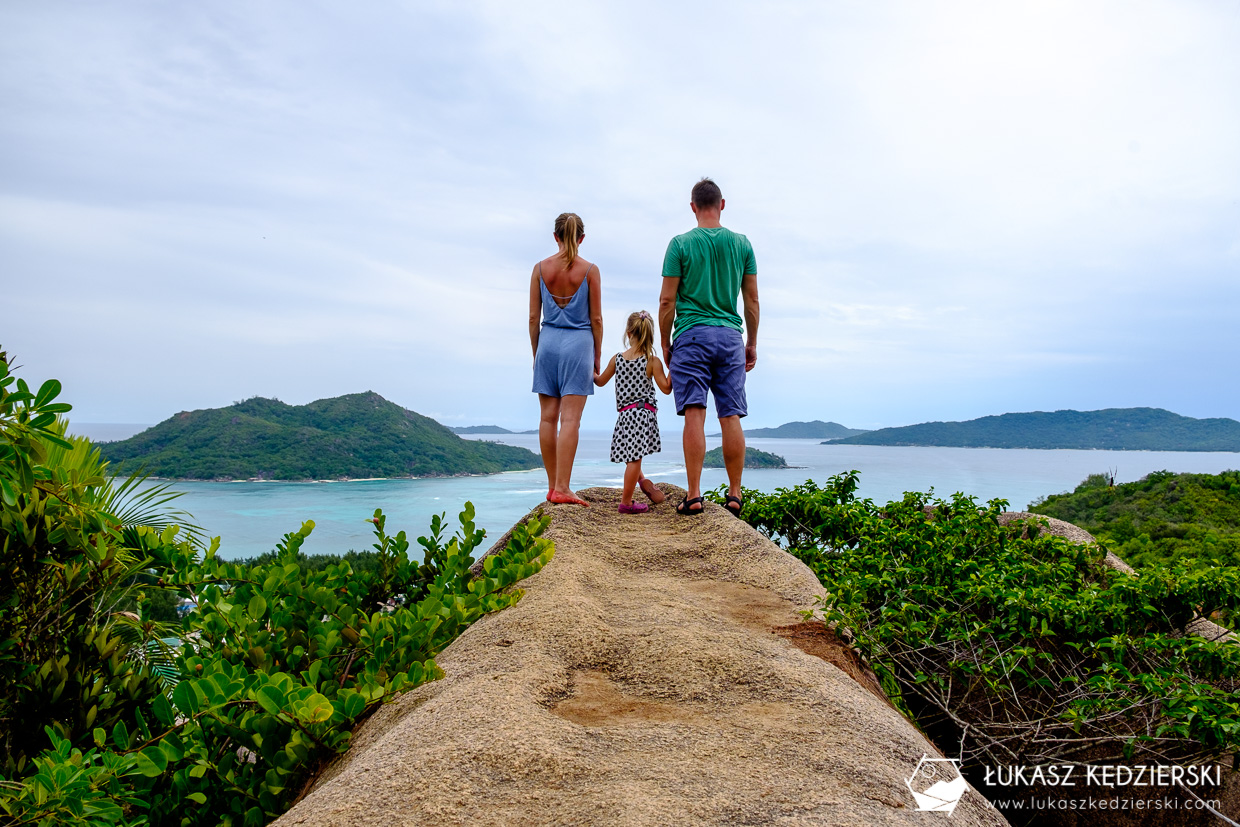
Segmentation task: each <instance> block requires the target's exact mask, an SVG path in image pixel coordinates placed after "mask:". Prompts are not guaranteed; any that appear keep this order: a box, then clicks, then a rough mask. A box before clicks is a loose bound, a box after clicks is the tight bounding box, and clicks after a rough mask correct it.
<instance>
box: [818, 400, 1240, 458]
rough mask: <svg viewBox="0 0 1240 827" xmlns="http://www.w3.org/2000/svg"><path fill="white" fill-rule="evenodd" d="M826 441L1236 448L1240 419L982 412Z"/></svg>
mask: <svg viewBox="0 0 1240 827" xmlns="http://www.w3.org/2000/svg"><path fill="white" fill-rule="evenodd" d="M825 444H828V445H936V446H943V447H959V448H1081V449H1086V450H1089V449H1102V450H1109V451H1240V422H1237V421H1236V420H1234V419H1193V418H1191V417H1187V416H1180V415H1179V414H1174V413H1171V412H1170V411H1164V410H1162V409H1161V408H1107V409H1106V410H1101V411H1055V412H1054V413H1045V412H1042V411H1035V412H1032V413H1009V414H1003V415H1001V416H984V417H982V418H981V419H971V420H969V421H968V422H926V423H923V424H921V425H908V426H905V427H903V428H882V429H881V430H877V431H869V432H867V433H864V434H858V435H857V436H851V437H847V438H845V439H839V440H834V441H832V442H828V443H825Z"/></svg>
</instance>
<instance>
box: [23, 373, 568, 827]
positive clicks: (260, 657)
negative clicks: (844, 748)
mask: <svg viewBox="0 0 1240 827" xmlns="http://www.w3.org/2000/svg"><path fill="white" fill-rule="evenodd" d="M11 388H15V389H12V390H11ZM58 393H59V384H58V383H55V382H49V383H45V384H44V386H43V387H42V388H40V390H39V391H38V392H37V393H33V392H31V391H30V390H29V388H28V387H26V385H25V383H23V382H21V381H20V380H16V385H15V386H14V379H13V378H12V377H10V376H9V374H8V367H7V363H6V362H5V360H4V359H3V358H0V437H2V438H0V482H3V491H2V494H3V497H2V501H0V530H2V532H3V534H2V536H0V543H2V545H0V574H2V575H3V578H2V582H0V743H2V744H3V747H4V761H5V764H4V765H3V767H2V768H0V814H3V818H0V821H3V823H5V824H14V825H25V824H31V825H33V824H40V825H43V824H91V825H94V824H131V825H147V824H150V825H163V824H179V825H195V824H225V825H242V824H246V825H252V824H265V823H266V822H267V821H269V820H270V819H271V818H273V817H275V816H277V815H279V814H280V813H281V812H283V811H284V809H285V808H286V807H287V806H288V804H289V803H290V801H291V800H292V799H293V798H294V797H295V796H296V795H297V793H298V792H299V791H300V789H301V787H302V786H303V785H304V784H305V782H306V780H307V779H308V778H310V777H311V775H312V774H313V772H314V771H315V770H316V769H317V768H318V767H319V766H321V764H322V763H323V762H325V761H327V760H330V758H331V757H332V756H333V755H335V754H337V753H338V752H340V751H343V750H344V749H346V748H347V747H348V744H349V739H350V735H351V732H352V729H353V728H354V727H355V726H356V725H357V723H358V722H359V721H360V720H361V719H363V718H364V717H365V716H366V715H368V714H369V713H370V712H371V711H373V710H374V709H375V708H377V706H378V705H379V704H381V703H383V702H384V701H386V700H388V699H390V698H391V697H392V696H393V695H394V694H395V693H397V692H400V691H402V690H406V689H410V688H412V687H414V686H417V685H418V684H420V683H423V682H425V681H427V680H433V679H435V678H436V677H438V676H439V675H440V672H439V669H438V667H437V666H436V665H435V661H434V658H435V656H436V655H437V654H438V653H439V652H440V651H441V650H442V649H443V647H445V646H447V645H448V644H449V643H450V642H451V641H452V640H453V639H455V638H456V637H457V636H458V635H459V634H460V633H461V631H463V630H464V629H465V628H466V627H468V626H469V624H471V623H472V622H474V621H475V620H477V619H478V618H479V617H481V616H482V615H483V614H485V613H487V612H492V611H496V610H499V609H502V608H504V607H506V606H509V605H512V604H513V603H515V602H516V601H517V600H519V599H520V597H521V591H520V590H519V589H516V588H514V584H516V583H517V582H518V581H520V580H521V579H523V578H525V577H527V576H529V575H531V574H533V573H535V572H537V571H538V570H539V569H540V568H541V567H542V566H543V565H545V564H546V563H547V562H548V561H549V560H550V559H551V557H552V555H553V554H554V549H553V546H552V544H551V542H550V541H549V540H547V539H544V538H542V536H541V535H542V532H543V531H544V529H545V528H546V526H547V524H548V522H549V520H548V518H543V519H538V520H533V521H531V522H529V523H527V524H526V525H523V526H518V527H517V528H515V529H514V530H513V532H512V535H511V539H510V540H509V542H508V543H507V545H506V547H505V548H504V549H503V550H502V551H501V552H500V553H498V554H495V555H492V556H489V557H487V558H486V560H485V562H484V564H483V566H482V571H481V573H480V574H479V575H477V576H472V575H471V573H470V565H471V563H472V562H473V555H474V552H475V550H476V549H477V547H478V545H479V543H481V542H482V540H483V539H484V537H485V532H484V531H482V530H480V529H478V528H476V526H475V524H474V509H473V506H472V504H470V503H466V504H465V509H464V511H463V512H462V513H461V515H460V524H461V529H460V530H459V531H458V532H457V533H456V534H455V535H454V536H452V537H448V538H445V536H444V535H445V528H444V526H445V523H444V520H443V517H442V515H441V516H439V517H436V518H434V520H432V524H431V530H430V532H429V533H428V535H427V536H425V537H419V538H418V540H417V542H418V544H419V545H420V547H421V551H422V554H421V557H422V562H420V563H414V562H412V561H411V560H410V559H409V555H408V551H409V541H408V539H407V538H406V535H405V533H404V532H403V531H402V532H399V533H397V534H396V535H394V536H393V535H389V534H388V533H387V530H386V525H385V523H386V520H385V518H384V516H383V514H382V512H380V511H376V512H375V514H374V517H373V518H372V522H373V523H374V531H375V537H376V542H375V544H374V546H373V548H374V551H373V552H372V553H368V554H367V555H366V556H365V558H364V559H365V560H366V562H367V567H366V568H365V569H364V570H360V571H357V570H354V569H353V567H352V566H351V565H350V562H349V560H348V559H342V560H339V561H329V562H327V563H326V564H325V565H322V566H319V565H309V564H307V562H306V559H305V557H304V556H303V555H302V554H301V552H300V548H301V545H302V544H303V542H304V541H305V539H306V537H308V536H309V534H310V532H311V531H312V530H313V527H314V525H313V523H311V522H307V523H305V524H304V525H303V526H302V527H301V529H299V530H298V531H296V532H292V533H290V534H287V535H285V537H284V538H283V540H282V541H281V542H280V543H279V545H278V547H277V549H276V551H275V553H274V554H273V555H271V556H270V557H264V558H262V559H261V560H260V561H258V562H254V563H250V564H247V563H238V562H229V561H225V560H221V559H220V558H219V557H218V555H217V550H218V548H219V539H218V538H216V539H214V540H213V541H211V543H210V544H209V546H207V547H206V548H203V546H202V544H201V543H200V542H199V540H198V534H197V531H196V529H195V528H194V527H192V526H191V527H189V530H188V531H186V530H185V529H182V528H181V527H180V526H179V525H178V524H177V522H174V521H172V520H170V519H165V518H166V517H168V516H169V514H170V513H171V512H169V511H168V510H167V508H166V506H167V503H168V500H169V499H170V498H171V497H172V496H175V495H172V494H170V493H169V492H167V490H166V489H164V488H160V487H158V486H157V487H155V488H154V489H150V490H146V491H141V492H138V491H137V489H136V488H135V487H134V486H135V485H137V484H138V483H129V482H126V483H120V484H117V483H115V482H112V481H109V480H108V479H107V478H106V476H105V473H104V472H105V471H106V464H105V463H102V461H100V460H99V456H98V452H97V451H94V449H93V447H92V446H90V445H89V443H88V442H87V441H85V440H79V439H74V440H70V439H66V438H65V437H64V430H63V425H58V424H57V422H56V416H57V415H58V414H60V413H63V412H65V411H66V410H67V409H68V406H67V405H63V404H60V403H55V402H54V401H53V400H54V399H55V397H56V396H57V394H58ZM152 491H153V492H154V493H152ZM126 496H128V497H129V499H126ZM173 516H179V515H175V514H173ZM150 581H153V582H150ZM179 597H188V598H190V599H192V600H193V601H195V603H196V608H195V609H194V610H193V611H191V612H190V613H189V614H187V615H186V616H185V617H184V618H183V619H181V620H180V621H179V623H178V624H177V626H176V627H175V628H174V629H173V628H170V627H168V626H167V625H163V624H159V623H156V622H154V621H152V620H150V619H148V618H147V617H146V615H147V613H148V612H147V608H146V607H147V604H149V603H153V602H155V598H158V599H159V600H162V601H163V602H170V601H171V600H173V599H176V598H179ZM130 608H136V610H137V611H130V610H129V609H130ZM170 635H172V636H175V638H176V640H179V643H177V645H176V646H174V647H169V646H167V645H166V644H165V642H164V639H165V638H167V637H169V636H170Z"/></svg>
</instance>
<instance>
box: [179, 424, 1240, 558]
mask: <svg viewBox="0 0 1240 827" xmlns="http://www.w3.org/2000/svg"><path fill="white" fill-rule="evenodd" d="M473 438H476V439H490V440H495V441H502V442H506V443H508V444H510V445H520V446H522V447H525V448H529V449H530V450H532V451H535V452H537V450H538V437H537V436H535V435H533V434H530V435H518V434H513V435H503V436H483V437H473ZM610 444H611V434H610V432H599V431H594V432H583V433H582V438H581V445H580V448H579V449H578V453H577V464H576V470H575V472H574V476H573V486H574V487H575V488H589V487H591V486H598V485H606V486H619V485H620V481H621V473H622V471H623V466H620V465H614V464H612V463H611V462H609V461H608V459H607V456H608V449H609V447H610ZM718 444H719V439H718V438H717V437H715V438H708V439H707V447H708V448H713V447H715V446H717V445H718ZM749 445H750V446H751V447H754V448H760V449H762V450H764V451H771V452H773V453H777V454H780V455H781V456H783V457H784V458H786V459H787V460H788V462H789V463H790V464H791V465H795V466H799V467H797V468H794V469H791V470H779V471H774V470H770V471H761V470H747V471H746V472H745V485H746V486H747V487H751V488H757V489H760V490H764V491H770V490H774V489H775V488H779V487H783V486H791V485H795V484H797V483H800V482H803V481H804V480H806V479H808V478H812V479H815V480H825V479H827V478H828V477H830V476H831V475H832V474H838V473H840V472H842V471H847V470H850V469H854V468H855V469H857V470H858V471H860V472H861V487H860V491H859V494H860V496H862V497H869V498H871V499H874V500H877V501H883V502H885V501H887V500H891V499H898V498H899V497H900V496H901V495H902V494H903V493H904V492H905V491H925V490H928V489H930V488H933V489H934V490H935V491H936V492H937V493H939V494H941V495H944V496H946V495H949V494H952V493H954V492H958V491H959V492H963V493H966V494H971V495H973V496H976V497H977V498H979V499H980V500H990V499H993V498H1002V499H1005V500H1007V501H1008V503H1009V504H1010V509H1011V510H1022V509H1024V508H1025V507H1026V506H1027V505H1028V504H1029V503H1030V502H1032V501H1034V500H1035V499H1037V498H1038V497H1041V496H1045V495H1047V494H1056V493H1059V492H1061V491H1067V490H1071V489H1072V488H1074V487H1075V486H1076V484H1077V483H1079V482H1080V481H1081V480H1083V479H1085V477H1086V476H1088V475H1089V474H1092V473H1098V472H1103V471H1114V472H1115V473H1116V477H1117V480H1118V481H1120V482H1130V481H1132V480H1137V479H1140V478H1141V477H1143V476H1145V475H1146V474H1148V473H1150V472H1151V471H1161V470H1168V471H1176V472H1183V471H1191V472H1197V473H1218V472H1220V471H1226V470H1230V469H1234V468H1240V454H1235V453H1175V452H1154V451H1066V450H1065V451H1035V450H1001V449H991V448H891V447H885V446H874V445H821V444H819V442H818V441H817V440H807V439H750V440H749ZM644 470H645V473H646V475H647V476H649V477H651V478H653V479H654V480H655V481H666V482H672V483H676V484H677V485H681V486H683V485H684V484H685V473H684V464H683V460H682V457H681V448H680V434H679V432H665V433H664V434H663V452H662V453H660V454H655V455H653V456H650V457H647V458H646V460H645V463H644ZM725 481H726V477H725V475H724V473H723V471H722V470H721V469H720V470H710V469H707V470H706V472H705V473H704V475H703V484H704V486H705V487H707V488H714V487H715V486H717V485H719V484H720V483H722V482H725ZM546 482H547V478H546V474H545V472H544V471H543V470H542V469H541V468H540V469H538V470H534V471H522V472H516V473H508V474H495V475H491V476H482V477H454V478H448V479H422V480H373V481H357V482H308V483H306V482H302V483H296V482H224V483H220V482H185V483H178V484H177V487H178V488H179V489H180V490H182V491H184V492H185V495H184V497H182V498H181V499H180V500H179V501H178V503H179V505H180V506H181V507H182V508H184V509H185V510H186V511H189V512H190V513H191V514H193V515H194V517H195V518H196V520H197V522H198V523H199V524H200V525H202V526H203V527H204V528H205V529H206V530H207V532H208V533H209V534H210V535H212V536H215V535H218V536H220V537H221V538H222V540H221V545H220V553H221V555H222V556H224V557H229V558H235V557H248V556H252V555H255V554H261V553H262V552H265V551H269V550H271V548H272V547H273V546H274V545H275V543H276V541H277V540H278V539H279V538H280V537H281V535H283V534H285V533H287V532H289V531H293V530H295V529H297V528H299V527H300V526H301V524H302V522H303V521H305V520H314V522H315V530H314V533H313V534H312V535H311V537H310V539H309V540H308V541H307V542H306V545H305V546H303V549H304V550H305V551H306V552H308V553H342V552H345V551H348V550H349V549H356V550H362V549H365V548H369V547H370V544H371V542H373V536H372V534H371V532H370V529H371V528H372V526H371V525H370V524H369V523H368V522H366V520H367V519H368V518H370V517H371V515H372V514H373V513H374V510H375V509H376V508H382V509H383V511H384V513H385V514H386V515H387V517H388V520H387V526H388V531H389V532H390V533H393V534H394V533H396V531H397V530H400V529H404V530H405V531H406V532H408V534H409V535H410V538H411V543H412V542H413V540H412V538H416V537H417V536H418V535H420V534H424V533H425V532H426V529H427V527H428V525H429V523H430V518H431V516H432V515H434V514H439V513H446V514H447V515H448V517H449V519H451V520H452V523H453V525H454V526H455V522H456V515H457V513H458V512H459V511H460V510H461V506H462V504H463V503H464V502H465V501H466V500H469V501H471V502H473V504H474V507H475V508H476V510H477V518H476V519H477V523H478V525H479V526H480V527H483V528H486V529H487V531H488V536H489V537H491V538H492V539H494V538H498V537H499V536H500V535H501V534H503V533H504V532H505V531H506V530H507V529H508V527H509V526H511V525H512V524H513V523H514V522H516V521H517V520H518V519H519V518H520V517H521V516H523V515H524V514H525V513H526V512H527V511H529V510H530V509H531V508H533V507H534V506H536V505H537V504H538V503H539V502H541V501H542V500H543V498H544V497H545V496H546V493H547V485H546ZM415 549H416V545H415Z"/></svg>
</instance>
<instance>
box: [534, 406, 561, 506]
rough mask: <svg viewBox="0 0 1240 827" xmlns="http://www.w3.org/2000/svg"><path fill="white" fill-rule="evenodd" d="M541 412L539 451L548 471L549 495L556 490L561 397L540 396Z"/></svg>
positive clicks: (539, 420)
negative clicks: (557, 439) (557, 440)
mask: <svg viewBox="0 0 1240 827" xmlns="http://www.w3.org/2000/svg"><path fill="white" fill-rule="evenodd" d="M538 405H539V407H540V408H541V412H540V415H539V419H538V449H539V450H540V451H542V461H543V468H545V469H547V493H548V494H550V493H551V492H552V491H553V490H555V468H556V465H555V461H556V438H557V436H558V434H557V433H556V432H557V430H558V429H557V425H558V423H559V421H560V397H558V396H547V395H546V394H545V393H540V394H538Z"/></svg>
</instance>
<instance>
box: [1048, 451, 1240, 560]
mask: <svg viewBox="0 0 1240 827" xmlns="http://www.w3.org/2000/svg"><path fill="white" fill-rule="evenodd" d="M1029 510H1030V511H1033V512H1036V513H1038V514H1045V515H1046V516H1048V517H1056V518H1058V519H1060V520H1067V521H1068V522H1070V523H1073V524H1075V525H1078V526H1080V527H1081V528H1083V529H1085V530H1086V531H1088V532H1090V533H1091V534H1093V535H1094V536H1095V537H1097V538H1098V539H1099V540H1100V541H1101V542H1103V543H1104V544H1106V545H1107V546H1108V547H1109V548H1110V549H1111V550H1112V551H1114V552H1115V553H1116V554H1118V555H1119V556H1120V557H1122V558H1123V559H1124V561H1125V562H1127V563H1130V564H1131V565H1133V566H1137V567H1143V566H1158V565H1167V564H1170V563H1179V562H1184V563H1186V564H1191V562H1190V561H1198V562H1200V563H1207V564H1212V565H1216V566H1233V567H1234V566H1240V471H1224V472H1222V473H1221V474H1173V473H1171V472H1169V471H1155V472H1154V473H1152V474H1149V475H1148V476H1146V477H1145V478H1143V479H1141V480H1138V481H1137V482H1126V483H1121V484H1119V485H1115V484H1114V477H1111V476H1107V475H1103V474H1092V475H1090V476H1089V477H1088V478H1087V479H1086V480H1085V481H1084V482H1082V483H1081V484H1080V485H1078V486H1077V487H1076V490H1074V491H1072V492H1071V493H1066V494H1055V495H1052V496H1050V497H1047V498H1045V499H1044V500H1042V501H1041V502H1038V503H1035V504H1033V505H1031V506H1030V508H1029Z"/></svg>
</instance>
